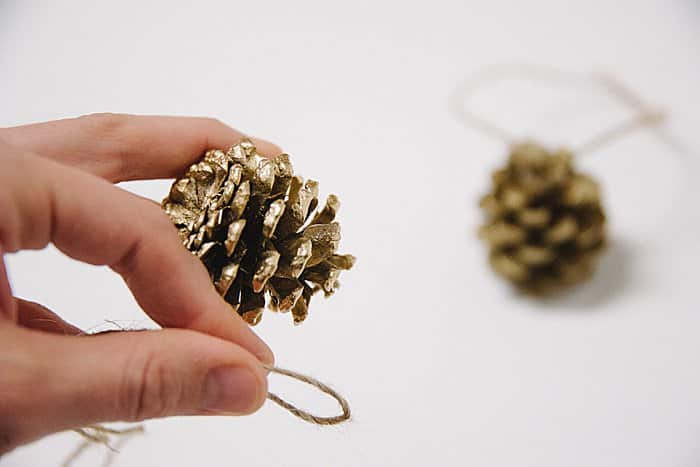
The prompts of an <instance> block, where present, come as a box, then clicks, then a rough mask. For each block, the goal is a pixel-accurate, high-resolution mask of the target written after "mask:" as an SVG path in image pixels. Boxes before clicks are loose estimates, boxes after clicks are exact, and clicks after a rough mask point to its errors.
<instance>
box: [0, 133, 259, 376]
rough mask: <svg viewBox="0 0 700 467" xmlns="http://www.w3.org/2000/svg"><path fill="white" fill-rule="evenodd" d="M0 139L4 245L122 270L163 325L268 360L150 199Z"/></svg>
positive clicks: (1, 236)
mask: <svg viewBox="0 0 700 467" xmlns="http://www.w3.org/2000/svg"><path fill="white" fill-rule="evenodd" d="M11 150H12V148H8V147H7V146H6V147H5V148H4V151H3V147H2V145H1V144H0V154H2V153H3V152H4V153H5V154H10V155H8V156H6V159H7V161H6V162H7V164H6V167H7V170H3V171H2V172H0V187H2V189H1V190H0V212H2V213H3V214H4V216H5V220H4V221H3V222H2V223H0V242H2V243H3V244H4V245H5V248H6V249H7V250H8V251H17V250H20V249H31V248H43V247H45V246H46V245H47V244H48V243H49V242H53V243H54V245H56V247H57V248H59V249H60V250H61V251H63V252H64V253H65V254H67V255H68V256H71V257H72V258H75V259H77V260H80V261H83V262H87V263H90V264H95V265H107V266H110V267H111V268H112V269H113V270H115V271H116V272H118V273H119V274H121V275H122V277H123V278H124V280H125V281H126V283H127V285H128V286H129V288H130V289H131V291H132V293H133V294H134V297H135V298H136V300H137V301H138V303H139V305H141V307H142V308H143V310H144V311H145V312H146V313H148V315H149V316H151V317H152V318H153V319H154V320H155V321H156V322H157V323H159V324H160V325H162V326H165V327H177V328H189V329H194V330H197V331H200V332H203V333H206V334H211V335H214V336H218V337H221V338H223V339H227V340H231V341H233V342H236V343H238V344H239V345H241V346H243V347H245V348H246V349H248V350H249V351H250V352H252V353H254V354H255V355H257V356H258V357H259V358H260V359H262V360H263V361H265V362H268V363H270V362H271V361H272V358H273V357H272V352H270V349H269V348H268V347H267V346H266V345H265V344H264V343H263V342H262V340H260V339H259V338H258V337H257V336H256V335H255V333H253V331H251V330H250V328H249V327H248V325H247V324H246V323H245V322H244V321H243V319H241V318H240V316H238V314H236V313H235V312H233V310H232V309H231V307H230V305H228V304H227V303H226V302H225V301H224V300H223V299H222V298H221V297H220V296H219V295H218V293H217V292H216V290H215V289H214V286H213V284H212V282H211V279H210V278H209V274H208V273H207V272H206V269H205V268H204V266H203V265H202V263H201V262H200V261H199V260H198V259H197V258H196V257H195V256H194V255H192V254H191V253H189V252H188V251H187V250H186V249H185V248H183V246H182V243H181V242H180V239H179V237H178V235H177V232H176V230H175V227H174V226H173V225H172V223H171V222H170V220H169V219H168V217H167V216H166V215H165V214H164V213H163V211H162V210H161V209H160V208H159V207H158V206H157V205H155V204H154V203H152V202H151V201H148V200H145V199H143V198H139V197H137V196H135V195H133V194H131V193H128V192H126V191H124V190H122V189H120V188H118V187H115V186H113V185H111V184H109V183H107V182H106V181H104V180H102V179H99V178H97V177H93V176H91V175H89V174H86V173H84V172H81V171H79V170H76V169H73V168H71V167H67V166H64V165H61V164H58V163H56V162H53V161H50V160H46V159H42V158H39V157H36V156H34V155H32V154H22V155H16V154H15V155H12V153H11Z"/></svg>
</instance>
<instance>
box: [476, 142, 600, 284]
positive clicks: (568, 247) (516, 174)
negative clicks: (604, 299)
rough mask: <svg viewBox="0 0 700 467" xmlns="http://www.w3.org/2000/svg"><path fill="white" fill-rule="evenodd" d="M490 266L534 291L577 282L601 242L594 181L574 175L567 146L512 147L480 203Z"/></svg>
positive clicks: (586, 273)
mask: <svg viewBox="0 0 700 467" xmlns="http://www.w3.org/2000/svg"><path fill="white" fill-rule="evenodd" d="M481 207H482V208H483V209H484V211H485V213H486V217H487V220H486V223H485V225H484V226H482V227H481V229H480V231H479V234H480V236H481V237H482V238H483V239H484V240H485V241H486V242H487V243H488V244H489V247H490V255H489V260H490V263H491V266H492V267H493V269H494V270H495V271H496V272H497V273H498V274H500V275H501V276H503V277H505V278H506V279H508V280H510V281H511V282H513V283H514V284H515V285H517V286H518V287H519V288H520V289H522V290H524V291H526V292H531V293H535V294H541V293H547V292H550V291H553V290H555V289H557V288H559V287H561V286H566V285H571V284H574V283H577V282H580V281H582V280H584V279H586V278H588V276H589V275H590V274H591V273H592V271H593V267H594V265H595V260H596V259H597V256H598V253H599V252H600V251H601V250H602V249H603V247H604V245H605V214H604V212H603V208H602V207H601V204H600V192H599V188H598V185H597V183H596V182H595V181H593V179H591V178H590V177H588V176H586V175H583V174H580V173H577V172H576V170H575V169H574V167H573V165H572V155H571V153H569V152H567V151H556V152H553V153H550V152H548V151H547V150H546V149H544V148H543V147H541V146H539V145H536V144H532V143H526V144H520V145H517V146H515V147H514V148H513V149H512V151H511V154H510V159H509V162H508V165H507V166H506V167H505V168H502V169H500V170H497V171H496V172H494V173H493V187H492V191H491V193H489V194H487V195H486V196H484V197H483V198H482V200H481Z"/></svg>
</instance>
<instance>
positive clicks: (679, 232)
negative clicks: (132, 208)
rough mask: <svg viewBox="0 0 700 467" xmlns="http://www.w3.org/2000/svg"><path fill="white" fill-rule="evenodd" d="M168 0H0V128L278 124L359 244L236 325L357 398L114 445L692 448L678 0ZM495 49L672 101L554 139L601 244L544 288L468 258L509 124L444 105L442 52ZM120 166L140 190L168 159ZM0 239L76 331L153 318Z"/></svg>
mask: <svg viewBox="0 0 700 467" xmlns="http://www.w3.org/2000/svg"><path fill="white" fill-rule="evenodd" d="M176 3H177V2H173V1H172V0H171V1H160V2H136V1H122V2H112V3H111V4H108V3H107V2H93V1H80V2H76V1H73V2H70V1H69V2H48V1H47V2H34V1H27V2H19V1H8V0H4V1H3V2H1V3H0V109H1V112H0V125H15V124H21V123H28V122H34V121H42V120H49V119H55V118H60V117H66V116H75V115H79V114H84V113H90V112H98V111H112V112H129V113H146V114H178V115H207V116H212V117H217V118H220V119H222V120H224V121H225V122H227V123H229V124H231V125H232V126H235V127H237V128H240V129H242V130H244V131H246V132H249V133H250V134H254V135H258V136H261V137H264V138H267V139H270V140H272V141H275V142H277V143H278V144H280V145H281V146H283V147H284V148H285V150H287V151H288V152H290V153H291V154H292V157H293V161H294V163H295V167H296V169H297V171H298V172H299V173H301V174H303V175H305V176H307V177H311V178H315V179H317V180H320V182H321V191H322V192H323V193H326V194H327V193H328V192H329V190H332V191H333V192H335V193H338V194H339V195H340V197H341V200H342V201H343V209H342V211H341V215H340V217H341V221H342V224H343V233H344V238H343V242H342V245H341V246H342V250H344V251H347V252H352V253H354V254H356V255H357V256H358V257H359V262H358V264H357V267H356V269H355V270H353V271H351V272H349V273H346V274H345V276H344V277H343V278H342V282H343V288H342V289H341V290H340V291H339V293H338V294H337V295H336V296H334V297H333V298H332V299H330V300H328V301H320V300H319V301H316V303H314V307H313V309H312V310H311V315H310V317H309V319H308V321H307V322H306V323H305V324H304V325H303V326H300V327H296V328H294V327H292V326H291V323H290V321H291V317H290V316H288V315H279V316H276V315H266V317H265V319H264V321H263V323H262V324H261V325H260V326H259V327H258V328H257V329H256V330H257V331H258V332H259V333H260V335H261V336H263V337H264V338H265V339H266V340H267V341H268V342H269V343H270V345H271V346H272V348H273V349H274V350H275V352H276V354H277V359H278V363H279V364H280V365H282V366H287V367H291V368H294V369H297V370H300V371H303V372H307V373H309V374H312V375H315V376H318V377H320V378H321V379H322V380H325V381H328V382H330V383H332V384H333V385H334V386H336V387H337V388H338V389H340V390H341V391H342V392H343V393H344V394H345V395H346V396H347V397H348V399H349V400H350V402H351V404H352V407H353V409H354V411H355V414H356V415H355V418H354V420H353V421H352V422H351V423H348V424H346V425H343V426H339V427H334V428H319V427H315V426H310V425H307V424H304V423H303V422H301V421H299V420H297V419H295V418H293V417H292V416H290V415H289V414H287V413H285V412H283V411H282V410H280V409H279V408H278V407H276V406H273V405H270V404H267V405H266V406H265V407H264V408H263V409H262V410H261V411H260V412H259V413H257V414H256V415H254V416H252V417H249V418H239V419H236V418H218V419H216V418H189V419H187V418H178V419H169V420H163V421H157V422H151V423H148V425H147V435H145V436H143V437H140V438H135V439H132V440H131V441H130V442H129V443H128V444H126V445H125V446H124V448H123V449H122V452H121V454H120V455H119V456H118V457H117V459H116V464H115V465H118V466H150V465H167V466H170V467H175V466H199V465H206V466H210V467H214V466H230V465H235V466H267V465H275V466H330V465H332V466H402V467H407V466H429V465H436V466H466V465H468V466H488V467H497V466H518V467H525V466H537V467H545V466H547V467H549V466H552V467H553V466H597V467H602V466H621V465H624V466H635V467H642V466H660V465H663V466H697V465H699V464H700V376H699V374H700V365H698V363H700V340H699V339H698V337H697V336H698V333H700V310H698V307H697V302H698V293H697V289H698V284H699V283H700V278H699V277H698V259H699V258H700V255H699V253H700V248H698V240H697V239H698V234H700V218H699V216H698V209H697V202H698V200H699V199H700V198H699V195H700V192H699V190H698V188H697V184H696V182H695V177H697V176H698V174H699V173H700V172H699V170H700V166H699V163H698V159H697V155H698V150H699V147H700V136H699V135H700V132H699V131H698V125H699V124H700V110H699V108H700V105H699V104H700V99H698V91H697V89H698V86H700V53H699V52H700V4H699V3H698V2H696V1H694V0H675V1H670V0H658V1H649V0H637V1H632V0H629V1H627V0H626V1H622V0H620V1H617V2H609V1H603V0H600V1H586V2H583V1H582V2H561V1H554V0H552V1H542V0H538V1H518V0H511V1H506V0H501V1H489V2H486V1H484V2H467V1H463V2H457V1H455V2H441V1H431V2H406V1H394V2H377V1H359V0H356V1H351V2H350V1H348V2H342V3H340V2H326V1H310V0H297V1H293V2H283V1H279V2H263V1H248V2H240V1H239V2H233V1H229V2H220V3H215V2H191V4H192V5H191V6H189V7H180V6H176V5H175V4H176ZM195 3H196V5H195ZM517 62H525V63H532V64H540V65H549V66H555V67H558V68H561V69H564V70H570V71H577V72H591V71H608V72H611V73H613V74H615V75H616V76H618V77H619V78H621V79H623V80H625V81H626V82H627V83H628V84H629V85H630V86H631V87H633V88H634V89H636V90H637V91H638V92H639V93H640V94H642V95H644V96H645V97H646V98H647V99H648V100H649V101H650V102H652V103H654V104H656V105H658V106H661V107H663V108H664V109H666V110H667V111H668V112H669V113H670V121H669V122H668V124H667V125H666V127H665V129H664V130H663V131H661V132H640V133H636V134H634V135H632V136H630V137H628V138H626V139H624V140H620V141H618V142H616V143H615V144H611V145H609V146H607V147H606V148H604V149H603V150H601V151H598V152H595V153H592V154H587V155H585V156H582V157H581V159H580V160H579V161H578V162H579V165H580V167H581V168H582V169H585V171H587V172H590V173H592V174H594V175H595V176H596V177H598V178H599V179H600V180H601V182H602V183H603V185H604V188H605V195H606V204H607V208H608V210H609V214H610V231H611V236H612V239H613V241H612V245H611V247H610V249H609V251H608V253H607V255H606V256H605V257H604V260H603V261H602V264H601V267H600V269H599V271H598V274H597V275H596V276H595V277H594V279H593V280H592V281H591V282H590V283H588V284H587V285H585V286H582V287H579V288H578V289H576V290H574V291H572V292H570V293H568V294H566V295H564V296H561V297H559V298H557V299H554V300H548V301H546V302H538V301H534V300H528V299H524V298H522V297H519V296H518V295H517V294H515V293H513V292H512V291H511V290H510V289H509V288H508V287H507V286H506V285H505V284H503V283H502V282H501V281H500V280H499V279H497V278H496V277H494V276H493V274H492V273H491V272H490V270H489V269H488V266H487V264H486V261H485V252H484V248H483V245H482V244H480V242H479V241H478V239H477V238H476V235H475V229H476V228H477V226H478V223H479V221H480V213H479V211H478V208H477V206H476V200H477V198H478V196H479V194H480V193H482V192H483V191H484V190H485V189H486V188H487V186H488V174H489V172H490V171H491V170H492V169H493V168H494V167H495V166H496V165H498V164H499V163H501V162H502V161H503V157H504V156H505V146H504V145H503V144H502V143H499V142H497V141H493V140H490V139H489V138H488V137H486V136H484V135H482V134H479V133H477V132H474V131H472V130H469V129H468V128H467V127H466V126H465V124H464V122H463V121H460V120H459V118H457V117H456V115H455V113H454V112H452V111H451V110H450V109H451V106H454V105H455V97H454V90H455V88H456V87H457V86H458V85H459V83H460V82H461V81H462V80H463V79H464V78H465V77H467V76H469V75H470V74H471V73H474V72H476V71H479V70H482V69H483V68H484V67H487V66H489V65H494V64H503V63H517ZM474 103H475V105H477V104H478V105H479V107H480V108H481V109H482V110H483V111H484V112H485V113H487V114H488V115H490V116H491V117H493V118H494V119H495V120H498V121H500V122H502V123H503V124H504V125H505V126H506V127H508V128H510V129H512V130H513V131H514V132H516V133H517V134H519V135H522V136H533V137H540V138H542V139H544V140H545V141H547V142H550V143H557V144H563V145H566V144H575V143H579V142H582V141H584V140H585V139H586V137H587V136H589V135H592V134H594V133H595V132H596V130H600V129H602V128H604V127H605V126H606V125H609V124H610V123H611V122H613V121H614V120H615V119H616V118H618V117H624V115H625V109H624V108H621V107H620V106H619V105H617V104H615V102H614V101H612V100H610V99H606V98H605V97H604V96H601V94H600V93H596V92H595V90H593V89H590V88H585V87H584V89H581V87H579V88H571V89H565V88H561V87H556V89H554V88H552V87H551V86H550V87H548V86H543V85H540V86H537V85H534V84H532V83H530V84H527V83H521V82H519V81H516V80H512V81H508V82H504V83H503V84H502V85H499V86H494V87H492V88H485V89H484V91H483V93H481V94H480V95H479V96H478V97H477V98H475V100H474ZM0 170H2V169H1V168H0ZM125 188H127V189H130V190H133V191H136V192H138V193H141V194H144V195H146V196H150V197H152V198H154V199H158V200H159V199H160V198H162V196H163V195H164V194H165V193H166V192H167V188H168V182H163V181H161V182H145V183H138V184H128V185H127V186H126V187H125ZM86 196H89V194H86ZM135 221H136V220H135ZM7 261H8V267H9V272H10V275H11V280H12V284H13V287H14V290H15V292H16V293H17V294H18V295H19V296H23V297H29V298H32V299H34V300H37V301H42V302H44V303H46V304H48V305H49V306H50V307H51V308H53V309H56V310H61V311H62V313H63V314H64V316H65V317H66V318H67V319H68V320H69V321H72V322H74V323H76V324H78V325H80V326H81V327H83V328H86V329H89V328H95V327H99V326H101V325H102V324H103V323H104V320H106V319H112V320H117V321H118V322H119V323H120V324H121V325H123V326H127V327H129V326H131V327H139V326H144V325H148V324H149V322H148V321H147V319H146V318H145V317H144V315H143V314H142V313H141V312H140V311H139V310H138V308H137V306H136V305H135V302H134V301H133V299H132V298H131V297H130V295H129V293H128V291H127V289H126V287H125V286H124V285H123V284H122V283H121V281H120V280H119V278H118V277H116V276H115V275H114V274H112V273H110V271H108V270H105V269H103V268H94V267H90V266H85V265H81V264H76V263H74V262H71V261H69V260H67V259H65V258H63V257H62V256H61V255H60V254H58V253H57V252H56V251H55V250H53V249H50V248H49V249H48V250H47V251H42V252H31V253H21V254H17V255H14V256H12V257H9V258H8V259H7ZM272 378H273V379H272V380H271V387H272V388H274V389H276V390H277V391H279V392H282V393H284V394H286V395H288V396H289V397H291V398H293V399H294V400H296V401H298V402H300V403H302V404H304V405H306V406H309V407H313V408H316V409H317V410H318V411H332V410H334V405H333V404H332V403H331V402H330V401H327V400H325V399H323V398H322V397H321V396H317V395H316V394H315V393H313V392H312V391H310V390H307V389H305V388H303V387H299V386H297V385H293V384H287V383H286V382H285V381H283V380H281V379H279V378H276V377H274V376H273V377H272ZM77 442H78V440H77V437H76V436H75V435H74V434H60V435H56V436H53V437H50V438H47V439H44V440H42V441H39V442H37V443H35V444H33V445H30V446H27V447H23V448H20V449H18V450H16V451H15V452H13V453H11V454H10V455H8V456H6V457H5V458H3V459H2V461H0V466H3V467H14V466H55V465H58V464H59V463H60V461H61V460H62V459H63V458H64V456H66V455H67V454H68V452H69V451H70V450H71V449H72V448H73V447H74V446H75V444H76V443H77ZM103 455H104V450H103V449H101V448H93V449H92V450H90V451H88V452H87V453H86V455H85V457H84V458H83V459H82V462H81V463H79V464H78V465H83V466H88V465H90V466H93V465H99V462H101V459H102V457H103Z"/></svg>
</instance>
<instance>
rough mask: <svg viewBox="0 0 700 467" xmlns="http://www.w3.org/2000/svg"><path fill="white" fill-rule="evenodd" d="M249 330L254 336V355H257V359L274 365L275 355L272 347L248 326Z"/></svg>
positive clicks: (252, 350)
mask: <svg viewBox="0 0 700 467" xmlns="http://www.w3.org/2000/svg"><path fill="white" fill-rule="evenodd" d="M248 330H249V331H250V333H251V334H252V336H253V339H252V341H253V343H252V344H253V347H254V348H253V349H251V352H252V353H253V355H255V356H256V357H257V359H258V360H260V361H261V362H263V363H267V364H268V365H274V364H275V356H274V354H273V353H272V350H271V349H270V347H268V346H267V344H266V343H265V342H264V341H263V340H262V339H261V338H260V337H259V336H258V335H257V334H256V333H255V332H254V331H253V330H252V329H250V328H248Z"/></svg>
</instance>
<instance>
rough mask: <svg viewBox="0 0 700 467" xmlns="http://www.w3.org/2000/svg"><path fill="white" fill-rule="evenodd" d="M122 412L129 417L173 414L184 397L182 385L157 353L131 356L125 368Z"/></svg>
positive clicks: (152, 416)
mask: <svg viewBox="0 0 700 467" xmlns="http://www.w3.org/2000/svg"><path fill="white" fill-rule="evenodd" d="M124 372H125V376H124V384H123V391H122V395H121V398H120V399H121V400H120V405H121V407H120V408H119V412H120V413H121V414H122V415H124V416H125V417H126V419H127V421H141V420H146V419H149V418H159V417H165V416H167V415H173V414H175V413H176V412H177V410H178V408H179V407H180V403H181V401H182V399H183V385H182V382H181V381H180V379H179V378H178V377H177V376H176V375H174V374H173V373H175V372H171V371H170V370H169V366H168V364H167V363H166V362H165V361H164V360H163V359H162V358H161V357H159V356H158V355H156V354H155V353H147V354H145V355H143V356H140V357H139V358H138V359H136V361H134V360H132V361H131V364H129V365H127V368H125V370H124Z"/></svg>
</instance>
